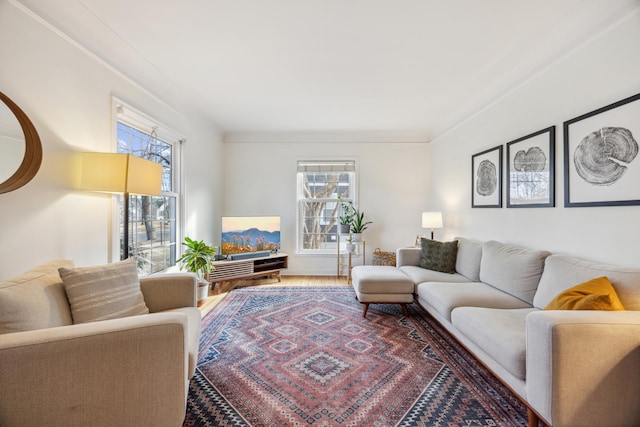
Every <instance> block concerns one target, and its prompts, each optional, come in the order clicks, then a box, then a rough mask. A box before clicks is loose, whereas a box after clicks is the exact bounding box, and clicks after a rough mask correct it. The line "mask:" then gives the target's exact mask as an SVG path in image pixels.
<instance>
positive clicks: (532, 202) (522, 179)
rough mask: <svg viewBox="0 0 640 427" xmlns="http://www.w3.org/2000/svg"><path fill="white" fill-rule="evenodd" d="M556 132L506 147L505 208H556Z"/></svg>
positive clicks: (551, 130)
mask: <svg viewBox="0 0 640 427" xmlns="http://www.w3.org/2000/svg"><path fill="white" fill-rule="evenodd" d="M555 145H556V128H555V126H551V127H549V128H546V129H542V130H540V131H538V132H535V133H532V134H530V135H527V136H523V137H522V138H519V139H516V140H515V141H511V142H509V143H507V207H508V208H547V207H553V206H555V195H554V193H555V192H554V178H555Z"/></svg>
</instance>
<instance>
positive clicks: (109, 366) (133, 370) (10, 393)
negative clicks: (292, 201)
mask: <svg viewBox="0 0 640 427" xmlns="http://www.w3.org/2000/svg"><path fill="white" fill-rule="evenodd" d="M62 264H64V265H68V262H64V261H54V262H51V263H48V264H46V265H44V266H40V267H38V268H36V269H34V270H32V271H30V272H28V273H25V274H24V275H21V276H19V277H18V278H16V279H11V280H8V281H3V282H0V425H2V426H7V427H14V426H65V427H67V426H153V427H157V426H181V425H182V422H183V419H184V416H185V405H186V397H187V393H188V385H189V379H190V378H191V376H192V375H193V373H194V371H195V362H196V358H197V351H198V344H199V335H200V311H199V310H198V309H197V308H196V286H197V284H196V279H195V276H193V275H191V274H172V275H159V276H152V277H148V278H141V280H140V284H141V290H142V293H143V296H144V300H145V303H146V304H147V306H148V307H149V311H150V313H149V314H144V315H139V316H131V317H125V318H120V319H113V320H105V321H99V322H93V323H84V324H77V325H72V324H71V323H70V320H71V318H70V315H69V313H68V312H65V307H64V300H65V297H64V295H63V294H61V292H64V286H63V285H62V283H61V280H60V278H59V276H58V278H57V280H56V277H55V276H56V273H57V268H58V267H59V266H60V265H62ZM25 295H26V296H27V299H26V300H25V298H24V296H25ZM21 297H22V299H21ZM29 300H31V301H32V302H31V303H29ZM16 310H20V311H21V312H24V311H27V312H28V313H27V314H28V315H29V317H30V318H31V319H32V321H30V320H28V319H27V320H26V321H25V320H24V319H22V320H20V321H17V322H14V321H13V320H12V319H10V318H9V319H8V318H7V315H9V316H12V315H14V316H15V314H16ZM66 310H68V306H67V307H66ZM38 316H39V317H40V318H39V319H35V317H38ZM43 319H45V323H48V325H47V326H50V327H42V326H45V325H43V324H42V323H43ZM30 322H31V324H29V323H30ZM33 325H36V326H38V328H37V329H35V328H31V329H33V330H24V331H21V332H18V331H14V330H15V329H16V328H22V329H24V328H30V327H31V326H33Z"/></svg>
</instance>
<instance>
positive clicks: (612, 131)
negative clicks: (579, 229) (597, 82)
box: [564, 94, 640, 207]
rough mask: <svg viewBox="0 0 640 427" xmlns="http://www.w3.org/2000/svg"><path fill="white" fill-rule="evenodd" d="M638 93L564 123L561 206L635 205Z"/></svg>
mask: <svg viewBox="0 0 640 427" xmlns="http://www.w3.org/2000/svg"><path fill="white" fill-rule="evenodd" d="M639 117H640V94H637V95H634V96H631V97H629V98H626V99H623V100H621V101H618V102H616V103H613V104H611V105H607V106H606V107H602V108H599V109H597V110H595V111H592V112H590V113H587V114H583V115H582V116H579V117H576V118H574V119H571V120H568V121H566V122H564V205H565V206H566V207H579V206H625V205H640V185H638V184H639V183H640V158H639V157H640V156H638V140H637V138H638V137H639V136H640V120H638V118H639Z"/></svg>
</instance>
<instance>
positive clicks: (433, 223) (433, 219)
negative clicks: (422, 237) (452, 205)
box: [422, 212, 442, 229]
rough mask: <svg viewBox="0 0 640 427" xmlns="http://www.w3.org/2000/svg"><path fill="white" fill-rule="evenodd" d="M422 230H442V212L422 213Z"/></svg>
mask: <svg viewBox="0 0 640 427" xmlns="http://www.w3.org/2000/svg"><path fill="white" fill-rule="evenodd" d="M422 228H431V229H433V228H442V212H422Z"/></svg>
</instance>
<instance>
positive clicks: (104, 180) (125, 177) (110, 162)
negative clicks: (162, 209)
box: [81, 153, 162, 259]
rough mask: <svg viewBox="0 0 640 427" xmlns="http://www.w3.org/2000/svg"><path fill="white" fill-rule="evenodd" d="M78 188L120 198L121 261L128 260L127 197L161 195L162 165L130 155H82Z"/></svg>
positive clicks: (128, 214) (128, 213)
mask: <svg viewBox="0 0 640 427" xmlns="http://www.w3.org/2000/svg"><path fill="white" fill-rule="evenodd" d="M81 188H82V189H83V190H89V191H99V192H105V193H114V194H122V195H123V196H124V209H123V216H124V248H123V258H124V259H127V258H129V216H130V212H129V210H130V209H129V196H130V195H131V194H135V195H144V196H159V195H161V194H162V165H161V164H160V163H156V162H152V161H151V160H146V159H143V158H141V157H137V156H134V155H132V154H121V153H83V154H82V180H81Z"/></svg>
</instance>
